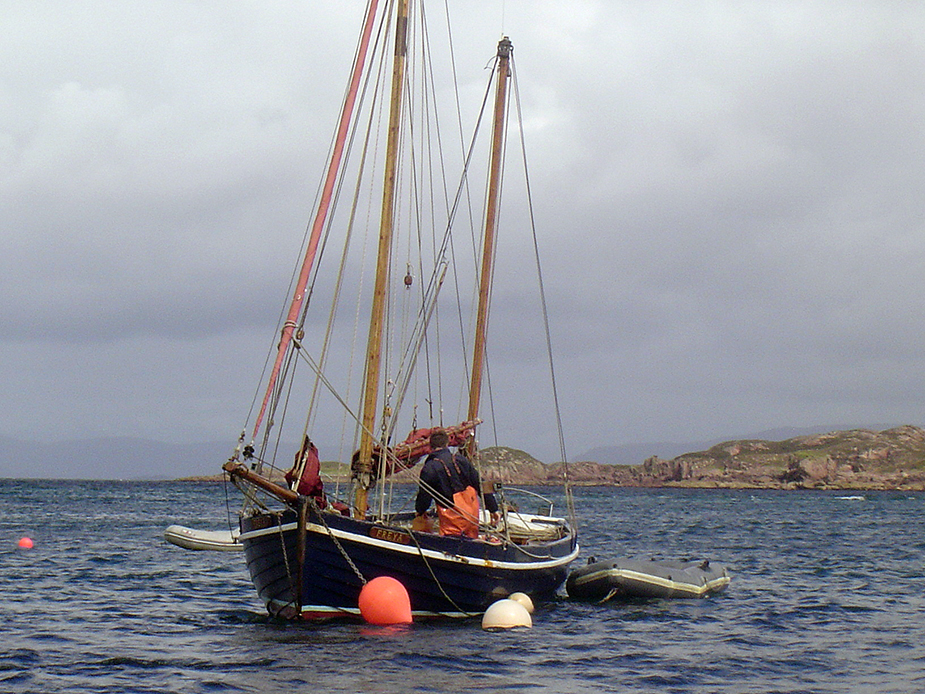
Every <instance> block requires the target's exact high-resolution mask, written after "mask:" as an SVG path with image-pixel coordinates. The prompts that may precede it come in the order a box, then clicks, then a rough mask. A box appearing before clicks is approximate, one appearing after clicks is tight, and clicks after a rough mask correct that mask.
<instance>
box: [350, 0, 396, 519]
mask: <svg viewBox="0 0 925 694" xmlns="http://www.w3.org/2000/svg"><path fill="white" fill-rule="evenodd" d="M407 33H408V0H398V12H397V17H396V20H395V55H394V57H393V61H392V100H391V105H390V110H389V130H388V141H387V144H386V159H385V181H384V184H383V190H382V216H381V217H380V220H379V254H378V256H377V260H376V282H375V287H374V289H373V305H372V312H371V315H370V325H369V341H368V343H367V346H366V378H365V385H364V397H363V418H362V428H361V431H360V455H359V459H358V461H357V462H358V465H357V469H356V474H357V488H356V494H355V497H354V513H355V514H356V517H357V518H363V517H365V516H366V508H367V505H368V501H367V499H368V493H369V487H370V486H371V484H372V478H371V473H372V459H373V445H374V444H375V441H374V440H373V436H374V434H375V429H376V414H377V412H376V407H377V402H378V397H379V371H380V365H381V361H382V334H383V327H384V316H385V298H386V291H387V289H388V279H389V260H390V258H389V256H390V254H391V248H392V225H393V218H394V212H395V178H396V172H397V170H398V144H399V135H400V134H401V107H402V96H403V92H404V82H405V58H406V54H407Z"/></svg>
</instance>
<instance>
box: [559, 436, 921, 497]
mask: <svg viewBox="0 0 925 694" xmlns="http://www.w3.org/2000/svg"><path fill="white" fill-rule="evenodd" d="M569 474H570V476H571V478H572V480H574V481H575V482H576V483H579V484H610V485H619V486H627V487H695V488H754V489H908V490H925V430H923V429H921V428H919V427H916V426H911V425H905V426H901V427H893V428H891V429H885V430H883V431H879V432H877V431H872V430H870V429H849V430H847V431H832V432H828V433H824V434H818V433H816V434H809V435H803V436H795V437H792V438H789V439H785V440H783V441H767V440H763V439H742V440H734V441H725V442H720V443H718V444H716V445H714V446H711V447H710V448H708V449H706V450H703V451H699V452H691V453H684V454H682V455H679V456H676V457H674V458H671V459H663V458H659V457H658V456H651V457H650V458H648V459H646V460H645V461H644V462H643V463H642V465H609V466H602V465H600V464H598V463H593V462H582V463H573V464H571V465H570V466H569Z"/></svg>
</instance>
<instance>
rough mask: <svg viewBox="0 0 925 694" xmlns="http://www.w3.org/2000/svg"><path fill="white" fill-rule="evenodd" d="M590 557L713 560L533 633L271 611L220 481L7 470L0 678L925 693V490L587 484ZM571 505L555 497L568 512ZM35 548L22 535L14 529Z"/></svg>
mask: <svg viewBox="0 0 925 694" xmlns="http://www.w3.org/2000/svg"><path fill="white" fill-rule="evenodd" d="M575 496H576V502H577V508H578V514H579V522H580V528H581V534H580V542H581V547H582V553H581V557H580V559H579V563H584V562H585V561H587V560H588V559H589V558H592V557H596V558H597V559H599V560H602V559H616V558H620V557H630V556H658V557H663V558H683V557H696V558H707V559H710V560H711V561H712V562H714V563H719V564H723V565H724V566H726V567H727V569H728V571H729V573H730V575H731V576H732V583H731V584H730V586H729V588H728V589H727V590H726V592H725V593H723V594H721V595H718V596H715V597H712V598H709V599H705V600H656V601H648V602H634V603H618V602H610V603H606V604H603V605H596V604H587V603H577V602H572V601H569V600H568V598H567V597H566V596H565V594H564V592H563V593H562V595H561V596H560V598H559V599H558V600H556V601H555V602H552V603H547V604H544V605H541V606H539V607H538V609H537V611H536V613H535V614H534V623H533V628H532V629H529V630H526V629H518V630H514V631H509V632H500V633H498V632H485V631H482V630H481V628H480V623H479V621H478V620H477V619H474V620H472V621H465V622H452V623H421V624H413V625H411V626H408V627H396V628H383V627H371V626H367V625H362V624H352V623H350V624H344V623H341V624H328V625H321V626H319V625H310V624H290V623H283V622H279V621H274V620H271V619H269V618H268V617H267V615H266V612H265V611H264V609H263V606H262V605H261V604H260V602H259V601H258V600H257V598H256V594H255V592H254V589H253V586H252V585H251V583H250V579H249V577H248V576H247V572H246V570H245V568H244V563H243V557H242V555H241V554H240V553H232V552H192V551H189V550H183V549H180V548H178V547H175V546H173V545H169V544H167V543H165V542H164V539H163V531H164V528H165V527H166V526H168V525H170V524H173V523H179V524H182V525H187V526H191V527H196V528H201V529H227V528H228V527H229V522H231V523H233V522H234V518H235V514H236V509H237V496H236V494H235V490H234V489H233V488H231V489H229V488H227V487H225V486H224V485H223V484H221V483H190V482H77V481H35V480H26V481H22V480H18V481H17V480H0V691H2V692H10V693H20V692H37V693H38V692H42V693H49V692H75V693H76V692H81V693H87V692H159V693H163V692H184V693H189V692H267V693H273V692H281V693H282V692H286V693H287V694H291V693H293V692H318V691H326V692H405V693H407V692H470V691H480V692H534V693H540V692H550V693H552V692H556V693H568V692H576V693H577V692H702V693H708V692H709V693H713V692H729V693H733V692H735V693H740V692H787V693H791V692H878V693H887V692H902V693H906V692H923V691H925V599H923V593H925V580H923V554H925V526H923V518H925V495H922V494H913V493H906V492H865V493H862V494H858V493H856V492H851V493H839V492H812V491H791V492H780V491H706V490H696V491H693V490H667V489H657V490H636V489H616V488H601V487H597V488H587V489H581V488H579V489H577V490H576V493H575ZM560 510H561V509H560ZM23 536H28V537H31V538H32V539H33V541H34V547H33V548H32V549H31V550H25V549H19V548H18V547H17V542H18V540H19V538H20V537H23Z"/></svg>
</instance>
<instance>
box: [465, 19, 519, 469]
mask: <svg viewBox="0 0 925 694" xmlns="http://www.w3.org/2000/svg"><path fill="white" fill-rule="evenodd" d="M512 50H513V47H512V45H511V40H510V39H509V38H508V37H507V36H505V37H504V38H503V39H501V41H499V42H498V85H497V89H496V91H495V111H494V130H493V132H492V143H491V164H490V167H491V168H490V169H489V180H488V200H487V207H486V211H485V237H484V239H483V241H482V244H483V246H482V267H481V271H480V272H481V274H480V277H479V305H478V314H477V316H476V325H475V345H474V347H473V351H472V378H471V380H470V381H469V414H468V416H467V417H466V419H468V420H474V419H476V418H477V417H478V416H479V401H480V399H481V395H482V374H483V371H484V363H485V341H486V339H487V336H488V303H489V300H490V294H491V274H492V262H493V260H494V253H495V232H496V231H497V227H498V204H499V198H500V193H501V162H502V154H503V152H502V149H503V147H504V130H505V123H506V120H505V118H506V116H507V93H508V81H509V80H508V78H509V76H510V59H511V51H512ZM474 448H475V441H474V439H473V440H470V443H469V450H468V453H469V455H470V457H471V456H472V455H474V454H475V450H474Z"/></svg>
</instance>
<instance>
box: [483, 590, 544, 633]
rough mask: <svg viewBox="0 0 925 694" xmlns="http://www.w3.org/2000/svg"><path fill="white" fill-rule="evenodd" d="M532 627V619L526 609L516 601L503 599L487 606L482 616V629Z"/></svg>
mask: <svg viewBox="0 0 925 694" xmlns="http://www.w3.org/2000/svg"><path fill="white" fill-rule="evenodd" d="M532 626H533V619H532V618H531V617H530V613H529V612H527V608H526V607H524V606H523V605H522V604H520V603H519V602H517V601H516V600H510V599H507V598H505V599H504V600H498V601H497V602H493V603H492V604H491V605H489V607H488V609H487V610H485V614H484V615H482V628H483V629H513V628H514V627H527V628H528V629H529V628H530V627H532Z"/></svg>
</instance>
